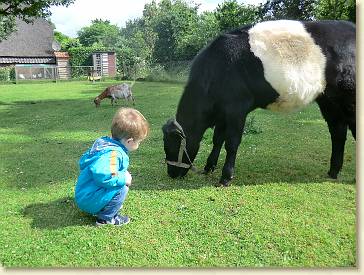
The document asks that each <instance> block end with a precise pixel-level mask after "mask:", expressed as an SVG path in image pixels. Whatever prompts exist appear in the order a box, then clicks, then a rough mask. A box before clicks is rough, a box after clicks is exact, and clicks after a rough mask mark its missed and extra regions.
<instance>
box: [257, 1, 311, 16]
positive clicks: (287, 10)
mask: <svg viewBox="0 0 364 275" xmlns="http://www.w3.org/2000/svg"><path fill="white" fill-rule="evenodd" d="M316 2H317V0H268V1H267V2H266V3H264V4H261V5H260V6H259V17H260V19H261V20H276V19H295V20H310V19H313V17H314V16H313V15H314V7H315V3H316Z"/></svg>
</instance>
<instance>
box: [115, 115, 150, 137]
mask: <svg viewBox="0 0 364 275" xmlns="http://www.w3.org/2000/svg"><path fill="white" fill-rule="evenodd" d="M148 134H149V123H148V121H147V120H146V119H145V117H144V116H143V115H142V114H141V113H140V112H139V111H138V110H135V109H133V108H120V109H118V110H117V111H116V113H115V115H114V118H113V120H112V124H111V135H112V137H113V138H114V139H116V140H121V139H123V138H126V139H128V138H132V139H134V140H143V139H145V138H146V137H147V136H148Z"/></svg>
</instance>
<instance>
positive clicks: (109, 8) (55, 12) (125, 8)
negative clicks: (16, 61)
mask: <svg viewBox="0 0 364 275" xmlns="http://www.w3.org/2000/svg"><path fill="white" fill-rule="evenodd" d="M262 1H263V0H238V2H239V3H246V4H256V3H259V2H262ZM149 2H151V0H76V1H75V3H74V4H72V5H70V6H68V7H67V8H66V7H52V8H51V12H52V16H51V20H52V22H53V23H54V24H55V25H56V30H57V31H59V32H61V33H63V34H66V35H68V36H70V37H76V36H77V31H79V30H80V29H81V28H82V27H85V26H89V25H90V24H91V20H94V19H96V18H101V19H104V20H106V19H107V20H109V21H110V22H111V23H112V24H115V25H118V26H119V27H124V26H125V22H126V21H128V20H130V19H135V18H140V17H142V13H143V9H144V5H145V4H146V3H149ZM157 2H158V0H157ZM193 2H194V3H196V4H200V8H199V11H200V12H201V11H206V10H209V11H212V10H214V9H215V8H216V7H217V5H218V4H219V3H223V2H224V1H223V0H193Z"/></svg>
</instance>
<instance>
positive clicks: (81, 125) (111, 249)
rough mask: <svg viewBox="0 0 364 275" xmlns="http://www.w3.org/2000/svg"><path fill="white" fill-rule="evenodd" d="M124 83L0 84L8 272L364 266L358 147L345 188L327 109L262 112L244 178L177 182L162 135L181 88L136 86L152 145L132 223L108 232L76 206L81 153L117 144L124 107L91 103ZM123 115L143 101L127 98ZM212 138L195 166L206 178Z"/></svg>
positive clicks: (137, 165) (130, 203)
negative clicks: (105, 140) (110, 140)
mask: <svg viewBox="0 0 364 275" xmlns="http://www.w3.org/2000/svg"><path fill="white" fill-rule="evenodd" d="M109 84H111V82H102V83H97V84H91V83H87V82H69V83H67V82H66V83H48V84H18V85H1V86H0V117H1V118H0V159H1V161H0V189H1V196H0V205H1V208H0V215H1V217H0V235H1V238H0V247H1V249H0V263H1V264H2V265H3V266H4V267H6V268H14V267H22V268H25V267H32V268H34V267H35V268H39V267H48V268H49V267H128V268H135V267H151V268H153V267H170V268H175V267H240V268H242V267H249V268H250V267H315V268H319V267H320V268H321V267H330V268H332V267H355V266H356V265H357V259H356V240H357V239H356V233H357V232H356V180H355V166H356V162H355V159H356V157H355V142H354V140H353V138H352V137H351V135H349V134H348V140H347V145H346V151H345V159H344V167H343V170H342V172H341V173H340V176H339V179H338V180H335V181H333V180H329V179H328V178H327V177H326V172H327V170H328V165H329V157H330V150H331V144H330V137H329V133H328V129H327V127H326V124H325V122H324V120H323V119H322V118H321V115H320V113H319V110H318V108H317V106H316V105H312V106H310V107H308V108H306V109H305V110H303V111H301V112H297V113H294V114H290V115H279V114H274V113H271V112H268V111H264V110H256V111H254V112H253V113H252V114H250V116H251V118H254V119H253V120H251V121H253V123H254V126H255V127H256V129H258V130H259V131H257V133H256V134H248V135H246V136H245V137H244V138H243V142H242V144H241V146H240V148H239V152H238V156H237V161H236V172H235V178H234V180H233V182H232V186H231V187H229V188H216V187H214V183H216V182H217V181H218V180H219V177H220V173H221V167H222V165H223V162H224V157H225V152H224V151H222V154H221V156H220V158H219V163H218V169H217V170H216V171H215V172H214V173H213V174H211V175H208V176H203V175H199V174H194V173H191V172H190V173H189V174H188V176H187V177H186V178H184V179H181V180H172V179H170V178H169V177H168V176H167V174H166V167H165V164H164V152H163V141H162V133H161V127H162V125H163V124H164V122H165V121H166V120H167V119H168V118H170V117H172V116H174V115H175V110H176V107H177V103H178V100H179V97H180V95H181V92H182V89H183V85H182V84H170V83H169V84H166V83H148V82H137V83H136V84H135V86H134V95H135V98H136V106H135V107H136V108H138V109H139V110H140V111H141V112H142V113H143V114H144V115H145V116H146V117H147V119H148V120H149V121H150V124H151V135H150V137H149V138H148V139H147V140H146V141H145V142H144V143H143V144H142V145H141V147H140V149H139V150H138V151H136V152H132V153H131V156H130V159H131V164H130V171H131V173H132V174H133V179H134V181H133V185H132V187H131V189H130V192H129V196H128V198H127V200H126V202H125V206H124V213H125V214H127V215H129V216H130V217H131V219H132V222H131V223H130V224H128V225H126V226H125V227H121V228H115V227H112V226H107V227H102V228H96V227H95V226H94V218H93V217H90V216H89V215H87V214H85V213H82V212H81V211H79V210H78V209H77V207H76V206H75V204H74V201H73V190H74V184H75V181H76V179H77V176H78V160H79V157H80V156H81V154H82V153H83V152H84V151H85V150H86V149H87V148H88V147H89V146H90V145H91V144H92V142H93V141H94V140H95V139H96V138H98V137H100V136H102V135H108V134H109V128H110V123H111V119H112V116H113V114H114V112H115V110H116V108H115V107H111V106H110V102H109V101H103V102H102V103H101V107H100V108H98V109H96V108H95V107H94V105H93V102H92V99H93V98H94V97H95V96H96V95H97V94H98V93H100V92H101V91H102V89H103V88H104V87H105V86H107V85H109ZM120 105H129V106H131V105H130V103H124V102H122V101H120V102H119V106H120ZM211 137H212V130H208V131H207V132H206V134H205V136H204V138H203V141H202V144H201V149H200V152H199V154H198V156H197V158H196V161H195V164H196V166H197V167H198V168H200V169H202V167H203V166H204V163H205V160H206V158H207V156H208V153H209V151H210V150H211V148H212V145H211Z"/></svg>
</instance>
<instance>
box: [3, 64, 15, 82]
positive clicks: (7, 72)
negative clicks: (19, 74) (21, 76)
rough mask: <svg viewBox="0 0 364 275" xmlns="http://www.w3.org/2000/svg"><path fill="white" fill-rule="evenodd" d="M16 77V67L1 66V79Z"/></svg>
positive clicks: (6, 79) (9, 79)
mask: <svg viewBox="0 0 364 275" xmlns="http://www.w3.org/2000/svg"><path fill="white" fill-rule="evenodd" d="M14 79H15V68H14V67H13V66H12V67H3V68H0V81H11V80H14Z"/></svg>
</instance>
